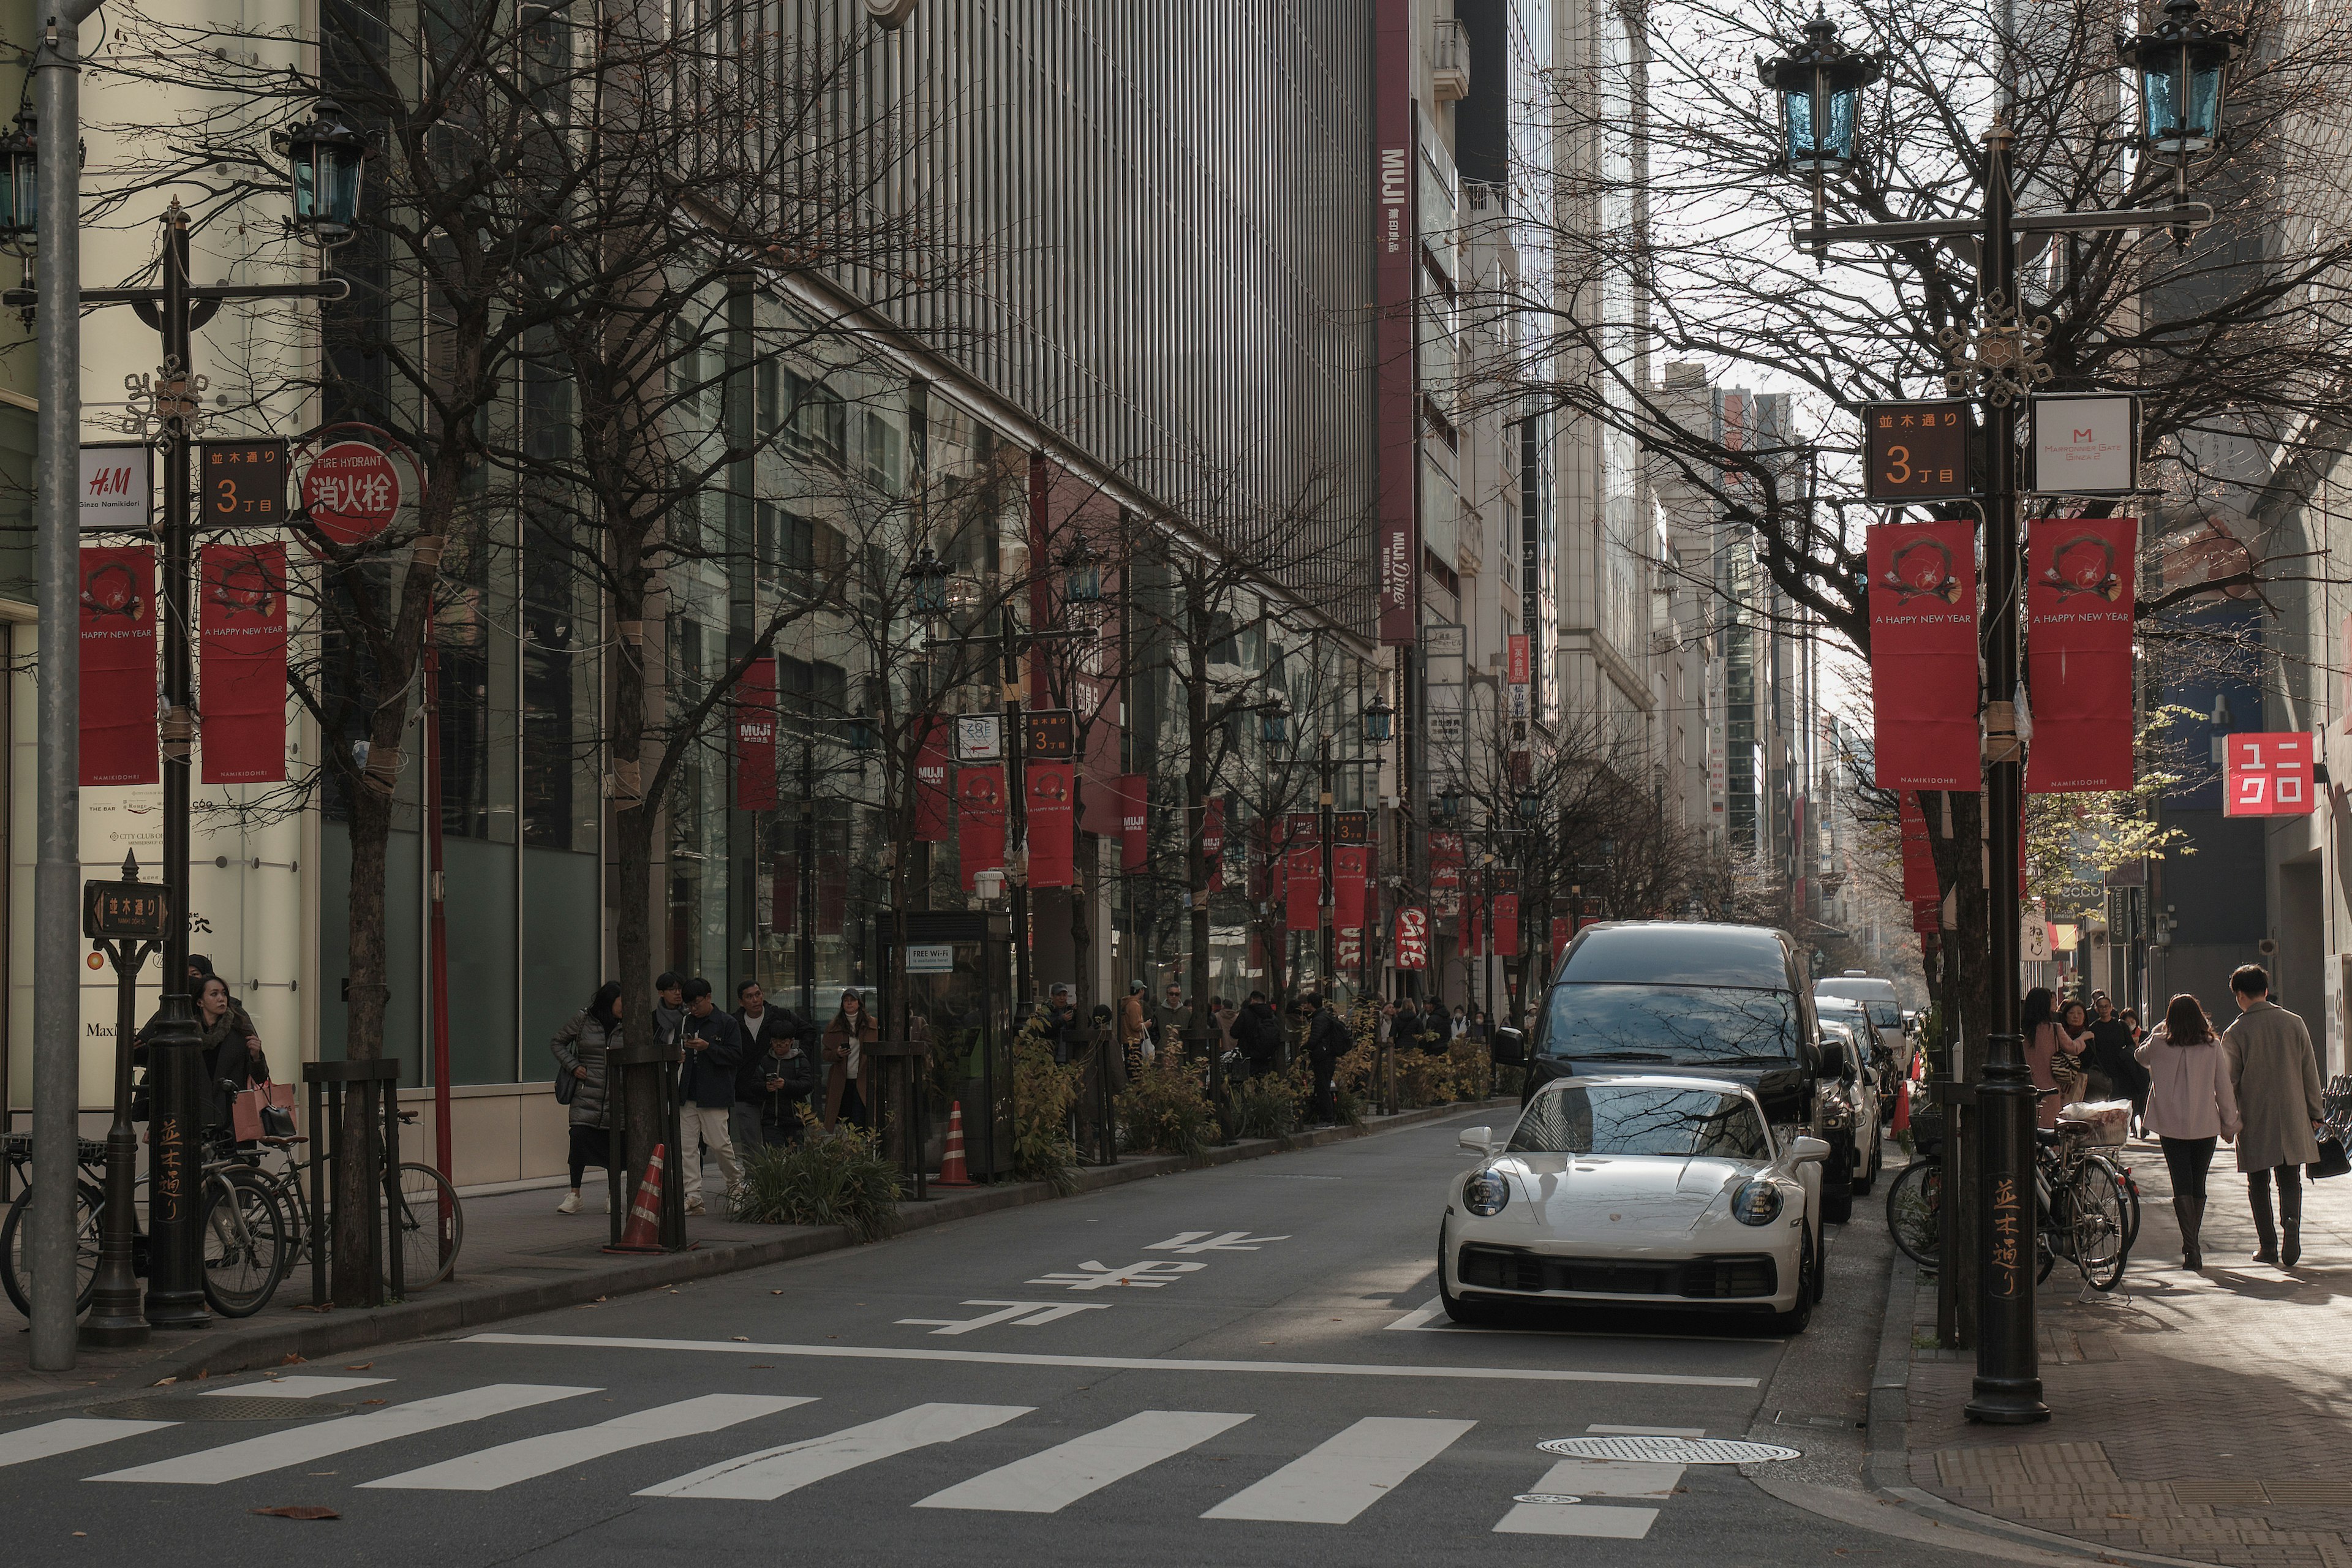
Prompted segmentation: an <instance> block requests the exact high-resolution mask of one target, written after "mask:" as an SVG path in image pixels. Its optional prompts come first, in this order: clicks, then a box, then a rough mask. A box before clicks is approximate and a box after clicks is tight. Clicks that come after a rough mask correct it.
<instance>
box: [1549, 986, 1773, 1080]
mask: <svg viewBox="0 0 2352 1568" xmlns="http://www.w3.org/2000/svg"><path fill="white" fill-rule="evenodd" d="M1536 1050H1537V1052H1538V1054H1539V1055H1542V1056H1545V1057H1549V1058H1556V1059H1559V1060H1564V1061H1570V1062H1574V1063H1578V1064H1581V1063H1585V1062H1610V1061H1616V1062H1673V1063H1678V1064H1685V1065H1690V1064H1700V1063H1740V1062H1769V1063H1780V1062H1792V1061H1794V1060H1795V1059H1796V1057H1797V1015H1796V1006H1795V998H1794V997H1792V996H1790V994H1788V993H1787V992H1785V991H1749V990H1742V989H1738V988H1734V987H1731V986H1722V985H1579V984H1560V985H1555V986H1553V987H1552V988H1551V998H1550V1001H1549V1004H1548V1005H1546V1007H1545V1009H1544V1016H1543V1021H1542V1025H1541V1033H1540V1034H1539V1035H1538V1038H1537V1041H1536Z"/></svg>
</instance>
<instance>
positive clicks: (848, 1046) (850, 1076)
mask: <svg viewBox="0 0 2352 1568" xmlns="http://www.w3.org/2000/svg"><path fill="white" fill-rule="evenodd" d="M880 1038H881V1030H880V1026H878V1025H877V1024H876V1023H875V1021H874V1015H873V1014H871V1013H869V1012H867V1011H866V998H865V997H864V996H863V995H862V994H859V993H857V992H856V991H854V990H849V989H846V988H845V989H844V990H843V991H842V993H841V1009H840V1011H838V1012H836V1013H835V1014H834V1016H833V1022H832V1023H830V1024H827V1025H826V1026H824V1068H825V1072H824V1130H825V1131H827V1132H830V1131H833V1130H834V1129H835V1127H837V1126H839V1125H840V1123H841V1119H842V1118H843V1117H847V1118H848V1119H849V1124H850V1125H851V1126H852V1127H864V1126H866V1124H867V1123H866V1114H867V1107H866V1047H868V1046H870V1045H872V1044H873V1043H874V1042H875V1041H877V1040H878V1039H880Z"/></svg>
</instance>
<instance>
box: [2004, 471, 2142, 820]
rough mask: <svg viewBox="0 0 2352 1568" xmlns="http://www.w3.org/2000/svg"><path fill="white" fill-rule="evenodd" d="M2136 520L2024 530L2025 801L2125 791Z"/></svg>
mask: <svg viewBox="0 0 2352 1568" xmlns="http://www.w3.org/2000/svg"><path fill="white" fill-rule="evenodd" d="M2138 560H2139V521H2138V520H2137V518H2129V517H2070V518H2036V519H2034V520H2033V521H2032V522H2029V523H2027V524H2026V525H2025V572H2026V577H2025V654H2026V668H2025V679H2026V685H2027V688H2028V689H2029V690H2031V691H2032V694H2033V740H2032V744H2031V745H2030V746H2029V747H2028V748H2027V751H2026V756H2025V787H2026V789H2027V790H2028V791H2030V792H2031V793H2032V794H2035V795H2063V794H2066V793H2069V792H2073V791H2084V790H2119V789H2129V788H2131V787H2132V774H2133V768H2132V740H2133V736H2132V597H2133V591H2134V589H2135V587H2136V586H2137V584H2138V582H2139V571H2138Z"/></svg>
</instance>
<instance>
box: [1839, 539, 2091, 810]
mask: <svg viewBox="0 0 2352 1568" xmlns="http://www.w3.org/2000/svg"><path fill="white" fill-rule="evenodd" d="M1868 560H1869V563H1870V684H1871V707H1872V711H1873V714H1874V718H1875V721H1876V740H1877V783H1878V787H1879V788H1881V789H1966V790H1973V789H1976V788H1978V787H1979V783H1980V781H1981V778H1982V773H1983V769H1982V766H1981V759H1980V752H1981V751H1982V747H1981V746H1980V744H1979V739H1978V730H1977V690H1978V682H1977V566H1976V525H1975V524H1974V523H1971V522H1969V521H1964V520H1960V521H1939V522H1898V523H1882V524H1880V525H1878V526H1877V527H1874V528H1873V529H1871V530H1870V531H1869V544H1868ZM2126 706H2128V705H2126Z"/></svg>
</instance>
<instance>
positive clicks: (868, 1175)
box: [735, 1126, 900, 1241]
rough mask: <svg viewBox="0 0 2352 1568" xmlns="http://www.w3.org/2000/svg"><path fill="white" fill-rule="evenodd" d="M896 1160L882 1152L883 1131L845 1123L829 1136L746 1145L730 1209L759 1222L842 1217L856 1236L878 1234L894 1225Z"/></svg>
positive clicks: (828, 1221) (823, 1221)
mask: <svg viewBox="0 0 2352 1568" xmlns="http://www.w3.org/2000/svg"><path fill="white" fill-rule="evenodd" d="M898 1183H899V1177H898V1165H897V1164H896V1163H893V1162H892V1161H890V1160H888V1159H886V1158H884V1157H883V1153H882V1142H881V1139H880V1138H879V1137H878V1136H877V1134H875V1133H873V1132H869V1131H866V1130H865V1129H863V1128H858V1127H848V1126H844V1127H843V1128H841V1129H840V1130H839V1131H837V1132H835V1134H834V1135H833V1136H832V1137H826V1136H824V1135H823V1134H821V1133H820V1134H816V1135H814V1136H809V1135H803V1137H802V1138H801V1140H800V1141H799V1142H795V1143H787V1144H784V1145H782V1146H780V1147H776V1148H770V1149H759V1150H754V1151H752V1152H751V1154H750V1156H749V1157H748V1158H747V1159H745V1160H744V1162H743V1193H742V1196H741V1197H740V1199H739V1200H738V1201H737V1203H736V1205H735V1217H736V1218H737V1219H741V1220H750V1221H752V1222H754V1223H756V1224H761V1225H840V1226H848V1227H849V1232H850V1234H851V1235H852V1236H855V1237H856V1238H857V1239H858V1240H860V1241H878V1240H880V1239H881V1238H882V1237H886V1236H887V1235H889V1234H890V1233H891V1231H893V1230H894V1229H896V1228H897V1227H898V1196H899V1192H900V1188H899V1184H898Z"/></svg>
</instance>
